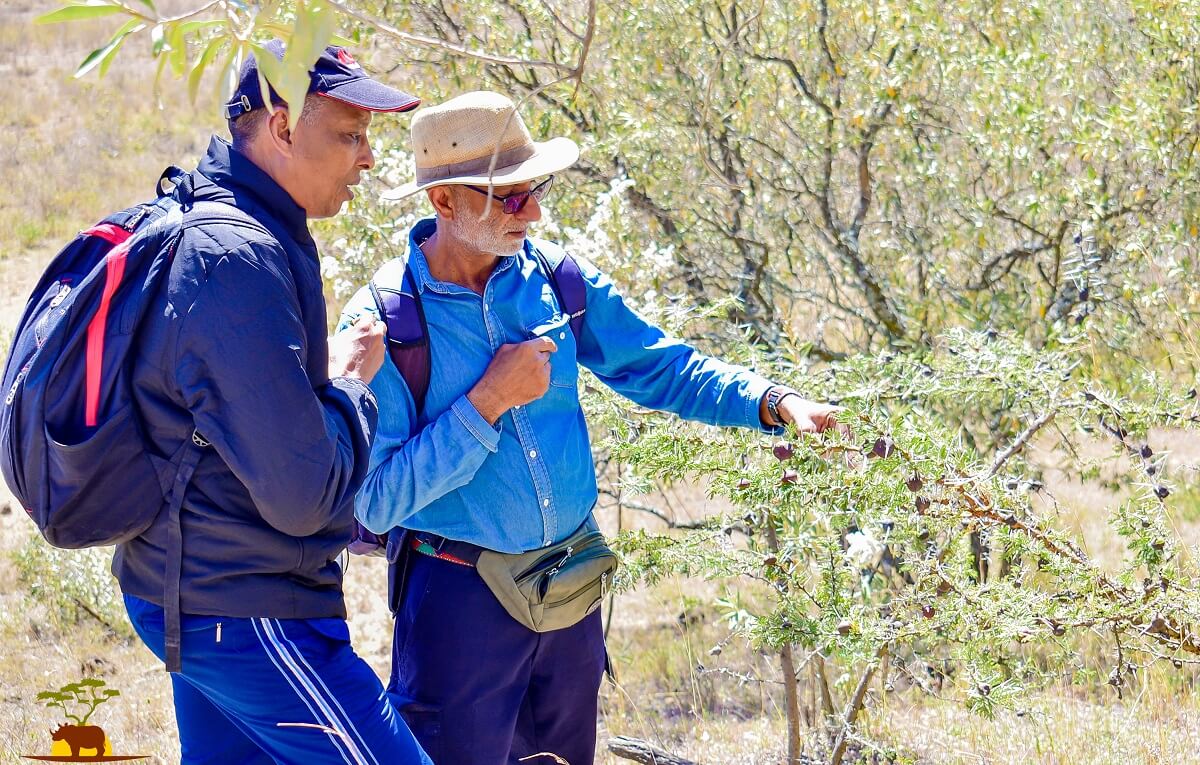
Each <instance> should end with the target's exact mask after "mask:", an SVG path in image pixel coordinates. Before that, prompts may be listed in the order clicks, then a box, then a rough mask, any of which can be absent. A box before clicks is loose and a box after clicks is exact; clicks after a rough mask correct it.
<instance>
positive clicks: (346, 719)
mask: <svg viewBox="0 0 1200 765" xmlns="http://www.w3.org/2000/svg"><path fill="white" fill-rule="evenodd" d="M272 621H273V622H275V628H276V629H277V630H279V637H280V639H281V644H286V645H287V646H291V651H292V654H293V655H294V656H295V657H296V660H297V661H299V662H300V663H301V664H303V665H304V667H305V668H306V669H307V670H308V673H309V675H311V676H312V679H313V680H315V681H316V682H317V683H318V684H319V685H320V686H321V690H323V691H325V698H327V699H329V701H331V702H332V703H333V706H334V707H335V708H336V709H337V711H338V714H339V715H341V717H340V718H339V719H340V720H341V723H342V725H344V726H345V727H346V729H347V730H349V732H350V733H352V734H354V738H355V739H356V740H357V741H358V745H359V747H361V749H360V751H363V752H366V754H367V756H368V757H370V758H371V762H372V763H374V765H379V760H377V759H375V753H374V752H372V751H371V747H369V746H367V742H366V741H364V740H363V737H362V734H361V733H359V732H358V728H356V727H355V726H354V721H353V720H351V719H350V715H348V714H346V710H345V709H343V708H342V704H341V702H340V701H338V698H337V696H335V695H334V694H333V692H332V691H330V690H329V686H327V685H325V681H324V680H322V679H321V676H320V675H319V674H317V671H316V670H315V669H313V668H312V665H311V664H309V663H308V659H306V658H304V654H303V652H301V651H300V648H299V647H298V646H297V645H296V644H295V643H294V642H293V641H292V639H291V638H289V637H288V636H287V635H286V634H284V632H283V623H282V622H280V621H279V620H278V619H273V620H272Z"/></svg>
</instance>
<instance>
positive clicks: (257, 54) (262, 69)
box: [250, 43, 287, 106]
mask: <svg viewBox="0 0 1200 765" xmlns="http://www.w3.org/2000/svg"><path fill="white" fill-rule="evenodd" d="M250 50H251V53H253V54H254V58H255V59H256V60H257V61H258V85H259V87H261V88H262V97H263V103H264V104H267V105H268V106H269V105H270V103H271V96H270V92H271V91H270V87H271V86H274V87H275V90H276V91H278V92H279V95H281V96H283V99H284V100H285V101H286V100H287V94H285V93H284V92H283V90H282V89H281V88H280V87H279V84H280V82H281V81H282V80H283V63H282V62H281V61H280V60H279V59H277V58H275V56H274V54H272V53H271V51H269V50H267V49H266V48H264V47H263V46H261V45H255V44H254V43H251V44H250Z"/></svg>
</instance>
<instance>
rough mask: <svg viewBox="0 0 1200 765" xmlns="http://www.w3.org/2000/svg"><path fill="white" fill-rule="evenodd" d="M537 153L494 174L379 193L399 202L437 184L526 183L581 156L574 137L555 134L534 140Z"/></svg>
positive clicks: (414, 183)
mask: <svg viewBox="0 0 1200 765" xmlns="http://www.w3.org/2000/svg"><path fill="white" fill-rule="evenodd" d="M533 146H534V150H533V156H531V157H530V158H529V159H527V160H525V161H524V162H518V163H517V164H515V165H508V166H506V167H498V168H496V169H495V171H493V172H492V173H491V174H490V175H489V174H488V173H486V172H485V173H483V174H481V175H480V174H473V175H455V176H451V177H448V178H436V179H434V180H429V181H425V182H424V183H421V182H418V181H410V182H408V183H406V184H404V185H403V186H397V187H396V188H394V189H389V190H388V191H385V192H383V193H382V194H380V195H379V198H380V199H381V200H383V201H384V202H399V201H400V200H401V199H404V198H405V197H410V196H412V195H413V194H416V193H417V192H418V191H424V190H425V189H429V188H433V187H434V186H468V185H470V186H487V185H488V184H491V185H493V186H511V185H513V184H516V183H525V182H527V181H532V180H534V179H536V178H542V177H544V176H547V175H551V174H553V173H557V172H559V171H560V170H565V169H567V168H568V167H570V166H571V165H573V164H575V162H576V161H577V160H578V159H579V146H578V145H577V144H576V143H575V142H574V141H572V140H571V139H570V138H551V139H550V140H549V141H534V142H533Z"/></svg>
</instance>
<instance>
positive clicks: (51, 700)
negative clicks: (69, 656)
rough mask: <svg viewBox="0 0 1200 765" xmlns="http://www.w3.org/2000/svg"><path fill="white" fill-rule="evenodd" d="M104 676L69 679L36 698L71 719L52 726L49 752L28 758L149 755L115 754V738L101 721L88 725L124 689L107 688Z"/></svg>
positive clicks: (106, 758)
mask: <svg viewBox="0 0 1200 765" xmlns="http://www.w3.org/2000/svg"><path fill="white" fill-rule="evenodd" d="M105 685H106V683H105V682H104V681H103V680H97V679H95V678H86V679H84V680H80V681H79V682H78V683H68V684H67V685H64V686H63V687H61V688H59V689H58V690H57V691H42V692H41V693H39V694H38V695H37V700H38V701H40V702H42V703H43V704H45V705H46V706H47V707H49V708H51V709H54V708H58V709H60V710H61V711H62V713H63V716H64V717H66V718H67V719H68V720H70V722H65V723H62V724H61V725H59V726H58V728H51V729H50V754H45V755H37V754H27V755H24V757H25V759H27V760H41V761H43V762H123V761H126V760H144V759H146V757H147V756H148V755H144V754H135V755H114V754H113V751H112V742H111V741H109V739H108V736H107V735H106V734H105V733H104V729H103V728H101V727H100V726H98V725H88V720H89V719H91V717H92V713H93V712H95V711H96V708H97V707H99V706H100V705H101V704H104V703H106V702H108V701H111V700H112V699H114V698H116V697H117V696H120V695H121V692H120V691H118V690H116V689H115V688H105V687H104V686H105Z"/></svg>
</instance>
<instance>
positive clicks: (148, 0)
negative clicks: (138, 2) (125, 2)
mask: <svg viewBox="0 0 1200 765" xmlns="http://www.w3.org/2000/svg"><path fill="white" fill-rule="evenodd" d="M142 5H144V6H146V7H147V8H149V9H150V10H151V11H154V12H155V13H158V9H157V8H155V7H154V0H142Z"/></svg>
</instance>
